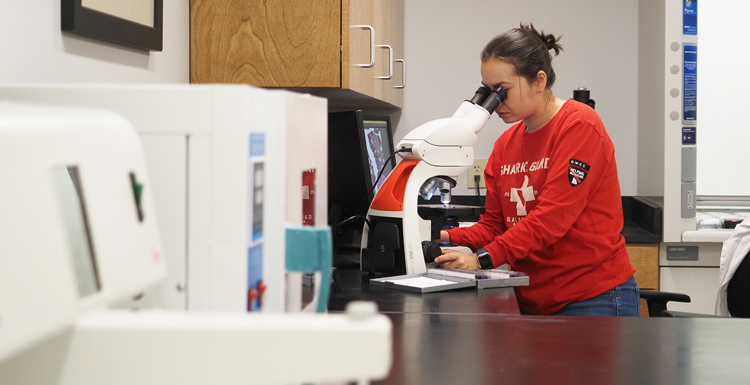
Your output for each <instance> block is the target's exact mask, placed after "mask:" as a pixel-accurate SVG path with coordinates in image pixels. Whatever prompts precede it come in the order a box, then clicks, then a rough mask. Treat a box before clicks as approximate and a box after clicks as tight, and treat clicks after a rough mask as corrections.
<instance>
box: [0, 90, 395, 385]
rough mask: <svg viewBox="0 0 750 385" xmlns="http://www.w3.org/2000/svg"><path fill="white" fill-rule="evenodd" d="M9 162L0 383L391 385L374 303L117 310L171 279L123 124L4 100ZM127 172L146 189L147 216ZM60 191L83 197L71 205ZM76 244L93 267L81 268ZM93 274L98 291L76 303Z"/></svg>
mask: <svg viewBox="0 0 750 385" xmlns="http://www.w3.org/2000/svg"><path fill="white" fill-rule="evenodd" d="M0 161H2V162H3V164H4V165H6V167H2V168H0V178H2V180H3V185H2V186H1V187H0V212H2V213H3V215H2V217H0V234H2V237H0V320H1V322H0V383H2V384H7V385H16V384H35V385H52V384H62V385H94V384H97V385H98V384H111V385H119V384H122V385H125V384H129V385H130V384H144V385H145V384H165V383H180V384H184V385H190V384H195V385H198V384H206V383H217V384H292V383H332V382H352V381H360V382H365V381H369V380H375V379H382V378H384V377H385V376H386V375H387V374H388V372H389V370H390V366H391V349H392V347H391V322H390V320H389V319H388V318H387V317H385V316H383V315H378V314H377V310H376V307H375V305H374V304H373V303H363V302H356V301H355V302H354V303H351V304H350V306H349V307H348V308H347V312H346V313H345V314H340V315H326V314H294V315H292V314H279V313H276V314H243V313H236V312H235V313H220V312H210V313H193V312H184V311H172V312H169V311H161V310H146V311H144V310H139V311H134V310H110V309H108V307H109V306H110V305H112V304H113V303H116V302H118V301H120V300H121V299H122V298H124V297H129V296H132V295H134V294H137V293H140V292H143V291H144V290H145V289H147V288H148V287H150V286H153V285H155V284H156V283H157V282H158V280H159V279H161V278H163V277H164V275H165V271H164V268H165V263H164V258H162V250H161V246H160V243H159V233H158V226H157V220H156V216H157V215H156V210H155V201H154V199H153V198H152V196H151V192H152V190H153V189H152V188H151V187H152V185H151V182H150V179H149V177H148V174H147V169H146V162H145V158H144V156H143V149H142V147H141V144H140V141H139V138H138V135H137V133H136V132H135V130H134V129H133V128H132V126H131V125H130V124H129V123H128V122H127V121H126V120H125V119H123V118H122V117H120V116H118V115H115V114H114V113H111V112H106V111H97V110H85V109H80V108H62V107H46V106H45V107H42V106H31V105H21V104H18V103H6V102H0ZM68 167H76V170H77V171H78V173H77V177H76V178H73V177H71V174H70V173H69V172H70V170H69V169H68ZM131 174H133V175H134V176H135V180H137V181H138V184H139V185H141V186H142V187H143V189H142V190H141V194H140V197H141V198H140V202H141V209H140V210H138V208H137V204H136V201H137V199H136V196H138V194H137V193H136V192H135V191H136V190H137V189H134V184H133V183H132V180H131ZM73 179H76V180H78V185H77V186H76V185H75V184H74V182H73ZM60 186H63V189H62V190H64V191H66V193H65V194H72V195H73V196H79V197H80V196H83V198H82V199H81V198H77V199H73V200H72V202H71V200H68V199H65V194H61V187H60ZM74 186H75V187H74ZM77 192H78V195H77ZM80 201H82V202H84V203H80ZM69 203H72V205H73V207H79V208H82V209H81V210H79V211H77V213H78V216H79V217H82V218H84V219H82V220H81V221H79V222H76V223H77V224H79V225H80V224H81V223H83V224H84V225H86V226H85V227H87V228H88V231H87V232H85V233H86V234H88V236H86V235H85V234H84V232H80V231H79V232H74V231H71V229H72V228H73V226H71V225H70V223H69V220H68V219H70V218H68V217H67V216H66V215H65V214H69V213H70V211H67V209H68V208H70V206H69V205H68V204H69ZM73 211H75V210H73ZM81 212H82V213H84V214H83V215H81V214H80V213H81ZM139 212H140V214H142V216H141V215H139ZM86 218H87V219H88V220H86ZM79 219H80V218H79ZM79 230H80V229H79ZM81 236H83V237H85V238H86V239H87V240H89V241H90V243H89V244H90V245H92V247H91V249H93V250H94V252H93V253H92V255H91V256H90V259H84V260H83V261H84V262H85V261H89V260H90V261H91V262H92V265H93V267H94V269H93V270H86V269H81V268H80V264H77V262H80V260H75V257H76V255H78V252H80V250H81V249H76V246H80V245H81V242H79V241H80V240H81V239H79V238H81ZM84 243H85V242H84ZM92 272H98V278H97V282H98V284H97V289H96V290H93V292H91V293H90V294H79V293H82V291H81V289H80V288H81V285H80V282H81V281H82V280H86V279H87V278H91V276H92ZM94 275H97V274H94ZM292 365H293V366H294V369H293V370H289V367H290V366H292Z"/></svg>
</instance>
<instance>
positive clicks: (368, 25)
mask: <svg viewBox="0 0 750 385" xmlns="http://www.w3.org/2000/svg"><path fill="white" fill-rule="evenodd" d="M377 1H380V0H342V5H343V6H342V9H343V10H344V15H343V17H342V20H341V22H342V30H343V31H342V32H343V34H344V35H345V36H346V39H343V40H344V41H343V47H342V51H345V52H343V54H344V55H343V56H344V59H343V60H342V64H341V69H342V84H341V88H344V89H351V90H353V91H357V92H359V93H361V94H365V95H368V96H372V97H375V95H376V91H375V81H374V79H375V58H376V55H377V53H378V52H377V51H378V50H377V49H376V48H375V44H377V43H376V41H377V39H378V32H379V31H378V30H379V29H380V28H379V26H378V25H376V23H375V19H376V18H375V3H376V2H377ZM347 26H348V28H347ZM346 59H348V60H346ZM347 73H348V76H347Z"/></svg>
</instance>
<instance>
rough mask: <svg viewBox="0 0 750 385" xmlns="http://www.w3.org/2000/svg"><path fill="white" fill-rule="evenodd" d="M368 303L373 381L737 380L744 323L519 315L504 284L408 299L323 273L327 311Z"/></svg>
mask: <svg viewBox="0 0 750 385" xmlns="http://www.w3.org/2000/svg"><path fill="white" fill-rule="evenodd" d="M353 300H370V301H374V302H376V303H377V304H378V307H379V309H380V312H381V313H383V314H385V315H386V316H388V317H389V318H390V319H391V321H392V322H393V338H394V340H393V365H392V368H391V371H390V373H389V374H388V376H387V377H386V378H385V379H384V380H381V381H376V382H374V383H376V384H425V385H426V384H499V383H501V384H550V383H554V384H747V383H749V382H750V372H748V371H747V370H746V366H747V362H750V320H745V319H732V318H694V319H690V318H624V317H623V318H617V317H553V316H522V315H519V310H518V305H517V303H516V298H515V294H514V292H513V289H512V288H494V289H485V290H478V289H474V288H465V289H458V290H453V291H445V292H438V293H428V294H417V293H410V292H406V291H401V290H395V289H390V288H384V287H377V286H370V285H369V275H368V274H367V273H364V272H360V271H359V270H357V269H354V268H338V269H335V271H334V274H333V285H332V287H331V297H330V302H329V306H328V308H329V311H330V312H331V313H338V312H341V311H343V310H344V308H345V307H346V304H347V303H348V302H349V301H353Z"/></svg>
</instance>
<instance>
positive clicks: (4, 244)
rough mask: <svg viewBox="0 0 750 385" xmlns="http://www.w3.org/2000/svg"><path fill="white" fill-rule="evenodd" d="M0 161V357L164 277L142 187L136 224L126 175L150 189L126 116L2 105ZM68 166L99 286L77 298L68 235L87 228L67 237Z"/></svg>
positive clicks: (72, 244)
mask: <svg viewBox="0 0 750 385" xmlns="http://www.w3.org/2000/svg"><path fill="white" fill-rule="evenodd" d="M0 163H2V164H3V165H5V166H4V167H0V180H2V181H3V185H2V187H0V213H3V214H2V216H1V217H0V234H2V236H0V360H2V359H3V358H5V357H8V356H9V355H12V354H14V353H16V352H18V351H19V349H21V348H22V347H25V346H29V345H31V344H34V343H35V342H38V341H40V340H42V339H45V338H48V337H49V336H51V335H53V334H55V333H59V332H60V331H62V330H63V329H65V328H66V327H70V326H72V324H73V322H74V321H75V319H76V318H78V317H79V316H80V315H82V314H84V313H86V312H88V311H91V310H93V309H102V308H105V307H107V306H110V305H112V304H113V303H116V302H118V301H121V300H123V299H125V298H129V297H131V296H134V295H136V294H138V293H140V292H142V291H143V290H144V288H149V287H153V286H154V285H156V284H157V283H158V282H159V281H160V280H161V279H163V277H164V276H165V265H164V258H163V252H162V248H161V243H160V241H159V232H158V227H157V221H156V216H155V215H152V214H153V213H154V202H153V200H152V199H151V195H150V194H148V193H146V194H143V197H142V201H141V204H142V208H143V212H144V213H145V215H144V217H143V221H142V222H140V221H139V220H138V215H137V209H136V202H135V197H134V193H133V186H132V183H131V180H130V173H133V174H134V175H135V177H136V179H137V180H139V181H142V182H143V183H144V186H145V191H146V192H148V190H150V189H151V185H150V184H149V183H148V182H146V181H148V179H149V178H148V170H147V168H146V162H145V160H144V158H143V150H142V148H141V144H140V141H139V139H138V136H137V135H136V134H135V132H134V131H133V130H132V128H131V126H130V124H129V123H128V122H127V121H126V120H125V119H123V118H122V117H120V116H118V115H115V114H112V113H109V112H105V111H87V110H80V109H72V108H66V109H63V108H41V107H36V106H31V105H21V104H16V103H7V102H0ZM67 166H75V167H77V169H78V172H79V173H80V174H79V176H80V179H79V184H80V189H81V190H82V191H83V197H84V198H83V202H84V203H83V204H84V207H85V208H84V211H85V214H84V215H85V216H86V217H87V219H88V233H89V235H90V240H91V248H92V249H93V254H94V259H95V264H94V268H95V269H94V271H93V272H89V273H93V274H95V275H96V276H98V279H97V281H98V285H99V289H98V290H96V291H95V292H93V293H91V294H89V295H85V296H82V297H79V292H78V290H77V284H76V282H77V276H76V269H75V268H76V266H74V264H73V261H72V259H71V257H70V254H71V252H72V248H74V247H77V246H80V245H77V244H76V243H75V242H73V241H71V240H74V241H75V240H76V239H74V238H73V237H75V236H85V234H80V233H77V234H74V235H71V236H67V232H66V231H69V230H70V229H69V228H68V227H66V226H65V223H66V220H67V218H65V216H64V214H65V213H64V212H63V211H62V210H61V205H62V204H63V203H62V202H61V198H60V197H59V193H60V191H59V189H60V186H58V185H56V181H55V175H54V172H55V171H54V170H59V168H60V167H63V173H66V170H65V167H67ZM70 186H72V182H70ZM68 203H70V202H68ZM73 203H75V202H73ZM79 274H80V273H79ZM78 279H85V278H83V277H79V278H78Z"/></svg>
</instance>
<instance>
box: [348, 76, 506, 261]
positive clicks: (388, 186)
mask: <svg viewBox="0 0 750 385" xmlns="http://www.w3.org/2000/svg"><path fill="white" fill-rule="evenodd" d="M505 95H506V94H505V90H504V89H502V88H500V87H498V88H496V89H495V90H492V91H490V90H489V88H487V87H481V88H480V89H479V90H477V93H476V95H475V97H474V98H473V99H472V100H471V101H465V102H463V103H462V104H461V106H460V107H459V109H458V110H457V111H456V112H455V113H454V114H453V116H452V117H450V118H444V119H437V120H433V121H431V122H427V123H425V124H423V125H421V126H419V127H417V128H416V129H414V130H413V131H411V132H410V133H408V134H407V135H406V136H405V137H404V139H403V140H401V141H400V142H399V143H398V145H397V146H396V151H398V152H399V154H400V155H401V157H402V158H403V161H402V162H400V163H399V165H398V166H397V167H396V169H395V170H394V171H393V172H391V174H390V175H389V176H388V179H386V181H385V182H384V183H383V187H381V189H380V190H379V191H378V194H377V196H376V197H375V198H374V199H373V202H372V204H371V205H370V210H369V211H368V213H367V217H368V220H369V223H370V225H369V226H368V225H367V224H365V226H364V228H363V230H362V233H363V235H362V255H361V268H362V270H363V271H369V272H377V273H385V274H389V275H399V274H418V273H423V272H425V271H426V270H427V263H426V262H425V258H424V256H423V250H422V242H423V241H431V240H432V237H431V232H432V225H431V222H430V221H429V220H425V219H422V218H421V217H420V215H419V214H418V207H417V202H418V201H417V196H419V195H421V196H422V197H423V198H425V199H430V198H431V197H432V194H433V192H434V191H436V190H437V189H439V191H440V194H441V202H442V203H443V204H444V205H448V204H450V200H451V196H450V188H451V187H455V180H456V178H457V176H458V175H461V174H463V173H464V172H466V171H467V170H468V169H469V168H470V167H471V166H472V164H473V163H474V147H473V145H474V143H476V141H477V133H478V132H479V131H480V130H481V129H482V128H483V127H484V125H485V123H487V121H488V120H489V119H490V116H491V114H492V112H494V111H495V109H496V108H497V106H498V105H499V104H500V103H502V101H503V100H505ZM379 224H380V225H379ZM370 226H372V227H374V229H370ZM378 226H380V228H379V227H378ZM381 229H382V230H381ZM400 240H403V243H401V242H399V241H400ZM393 241H395V242H396V243H395V244H394V243H391V242H393Z"/></svg>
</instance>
